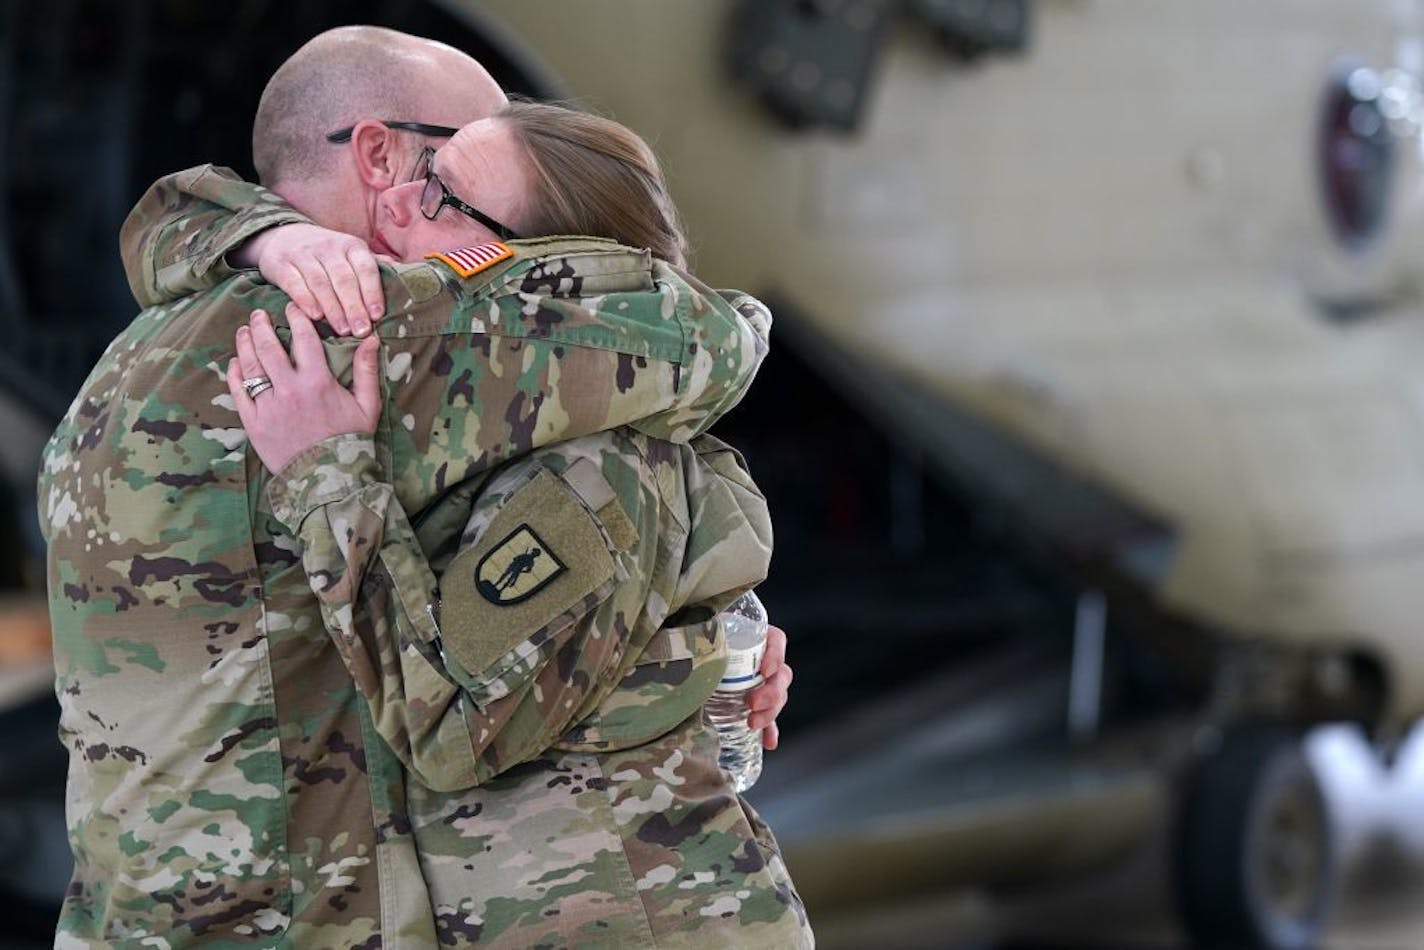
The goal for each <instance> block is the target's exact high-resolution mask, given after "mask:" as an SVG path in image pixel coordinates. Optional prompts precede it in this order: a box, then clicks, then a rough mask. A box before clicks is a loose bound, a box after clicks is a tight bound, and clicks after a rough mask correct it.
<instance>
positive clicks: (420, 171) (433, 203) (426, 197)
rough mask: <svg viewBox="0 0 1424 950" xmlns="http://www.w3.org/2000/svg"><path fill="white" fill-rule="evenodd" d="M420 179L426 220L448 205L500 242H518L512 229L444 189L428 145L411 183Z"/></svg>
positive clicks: (417, 162) (421, 198)
mask: <svg viewBox="0 0 1424 950" xmlns="http://www.w3.org/2000/svg"><path fill="white" fill-rule="evenodd" d="M421 177H424V178H425V190H424V191H422V192H421V193H420V213H421V214H423V215H425V217H426V218H427V219H429V220H431V221H434V220H435V216H436V215H437V214H439V213H440V209H441V208H443V207H445V206H446V205H449V206H450V207H452V208H454V209H455V210H456V211H459V212H460V213H462V214H464V215H467V216H468V217H470V218H472V219H474V220H475V221H478V222H479V223H480V224H483V225H484V226H485V227H487V228H489V229H490V230H491V231H493V232H494V233H495V234H496V235H497V236H498V237H499V239H500V240H501V241H514V240H518V238H519V233H518V232H517V231H515V230H514V229H513V228H511V227H506V226H505V225H503V224H500V223H499V222H498V221H496V220H495V219H494V218H491V217H490V216H489V215H487V214H485V213H484V212H483V211H480V210H478V209H476V208H472V207H470V206H469V205H467V204H465V203H464V202H463V201H461V200H460V199H459V198H456V197H455V196H454V195H452V194H450V189H449V188H446V187H445V183H444V182H443V181H441V180H440V176H439V175H437V174H435V149H433V148H431V147H430V146H428V145H427V146H426V147H425V148H423V149H421V152H420V158H419V159H417V160H416V163H415V175H414V176H413V177H412V178H411V181H416V180H418V179H420V178H421Z"/></svg>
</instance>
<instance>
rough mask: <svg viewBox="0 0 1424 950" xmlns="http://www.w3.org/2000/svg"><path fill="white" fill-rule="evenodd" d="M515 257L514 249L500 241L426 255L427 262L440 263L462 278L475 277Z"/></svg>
mask: <svg viewBox="0 0 1424 950" xmlns="http://www.w3.org/2000/svg"><path fill="white" fill-rule="evenodd" d="M513 256H514V249H513V248H511V247H509V246H507V245H504V244H501V243H499V242H498V241H491V242H490V243H488V244H476V245H475V246H473V247H457V248H455V249H454V250H453V251H437V252H436V253H434V254H427V255H425V257H426V260H434V261H440V262H441V263H442V264H445V265H446V266H447V267H449V268H450V269H451V270H453V271H454V272H455V273H457V274H459V275H460V276H461V277H473V276H475V275H476V274H478V273H479V272H480V271H482V270H485V269H487V268H490V267H493V266H494V265H495V264H498V263H499V262H500V261H507V260H509V259H510V258H511V257H513Z"/></svg>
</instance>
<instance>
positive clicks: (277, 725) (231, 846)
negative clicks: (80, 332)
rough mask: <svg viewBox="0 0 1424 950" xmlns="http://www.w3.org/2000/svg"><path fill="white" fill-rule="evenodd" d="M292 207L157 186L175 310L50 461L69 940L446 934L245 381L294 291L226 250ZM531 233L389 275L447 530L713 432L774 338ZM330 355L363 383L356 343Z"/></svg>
mask: <svg viewBox="0 0 1424 950" xmlns="http://www.w3.org/2000/svg"><path fill="white" fill-rule="evenodd" d="M240 209H256V210H249V211H248V217H247V218H244V216H243V214H241V213H239V214H236V215H233V214H232V212H233V211H234V210H240ZM189 211H192V212H193V214H191V215H190V214H189V213H188V212H189ZM290 214H292V212H291V211H290V209H285V210H283V209H281V208H280V207H279V206H278V205H277V204H276V203H275V202H271V201H266V200H263V199H262V197H261V192H260V190H259V189H256V188H255V187H254V186H250V185H247V184H245V183H242V182H240V181H238V180H236V179H234V178H232V177H230V176H228V175H225V174H224V173H222V172H220V171H217V170H214V169H212V168H208V167H205V168H199V169H195V170H193V171H190V172H186V173H182V174H180V175H178V176H173V177H171V178H169V179H165V180H164V181H163V182H160V183H159V184H158V185H157V186H155V188H154V189H151V190H150V192H149V194H148V195H146V196H145V198H144V200H143V201H142V202H141V203H140V205H139V207H138V208H137V209H136V210H135V212H134V216H133V217H132V218H131V221H130V222H129V224H128V225H126V228H125V234H124V238H125V243H124V251H125V258H126V261H125V263H126V266H127V267H128V270H129V273H130V278H131V284H132V285H133V286H134V287H135V290H136V291H137V292H139V294H140V296H141V299H140V303H141V304H143V305H145V306H146V307H147V308H148V309H145V310H144V311H143V312H142V313H140V314H139V316H138V317H137V318H136V319H135V321H134V322H133V324H132V325H131V326H130V327H129V328H128V329H127V330H125V331H124V332H123V333H122V334H120V336H119V337H118V338H117V339H116V340H115V341H114V343H113V344H112V345H111V346H110V347H109V349H108V351H107V352H106V353H105V355H104V356H103V358H102V359H101V360H100V362H99V364H98V365H97V366H96V368H95V369H94V371H93V373H92V374H91V375H90V378H89V379H88V381H87V382H86V383H85V385H84V387H83V389H82V390H81V392H80V394H79V395H78V397H77V398H76V399H75V401H74V403H73V405H72V406H71V407H70V410H69V412H68V413H67V414H66V416H65V418H64V420H63V421H62V422H61V424H60V426H59V427H58V429H57V430H56V432H55V434H54V435H53V437H52V438H51V440H50V442H49V444H48V446H47V447H46V450H45V456H44V465H43V470H42V472H41V475H40V483H39V500H40V520H41V524H42V527H43V529H44V531H45V534H46V538H47V540H48V542H49V562H48V570H49V587H50V605H51V621H52V625H53V629H54V646H55V662H56V670H57V684H56V689H57V695H58V697H59V700H60V705H61V724H60V731H61V737H62V739H63V741H64V742H65V743H66V745H67V747H68V748H69V750H70V753H71V754H70V781H69V791H68V816H69V824H70V833H71V845H72V847H73V850H74V855H75V864H76V867H75V874H74V879H73V881H72V883H71V886H70V889H69V892H68V894H67V897H66V901H65V905H64V909H63V912H62V917H61V921H60V924H59V933H58V935H57V937H56V944H57V946H62V947H69V946H96V945H113V944H116V943H118V944H122V943H131V944H132V945H136V946H140V945H141V946H155V947H180V946H190V945H194V944H197V943H202V944H203V945H205V946H228V945H232V946H238V945H252V946H292V947H302V948H308V947H313V948H316V947H340V948H348V947H375V946H386V945H390V946H426V945H430V944H432V943H434V941H435V934H434V923H433V921H432V919H431V915H430V911H429V907H430V895H429V893H428V892H427V890H426V886H425V883H424V877H423V874H422V870H421V867H420V864H419V861H418V859H417V857H416V854H415V849H414V841H413V838H412V835H413V828H412V825H411V819H410V811H409V809H408V808H407V802H406V781H405V777H404V773H403V770H402V769H401V768H400V766H399V761H398V760H397V759H396V758H395V757H394V755H393V753H392V752H391V750H390V748H389V747H388V746H387V745H386V744H385V743H384V742H382V741H380V740H379V739H378V737H377V732H376V722H375V720H373V718H372V717H371V716H370V714H369V710H368V707H367V705H366V703H365V702H362V701H360V698H359V696H358V693H357V692H356V690H355V688H354V686H353V681H352V677H351V675H350V674H349V673H348V672H347V669H346V666H345V664H344V663H343V661H342V658H341V654H340V653H339V652H338V651H337V650H336V649H335V647H334V645H333V641H332V639H331V638H330V637H329V636H328V635H327V633H326V630H325V626H324V622H323V618H322V614H321V610H320V606H319V604H318V602H317V601H316V599H315V598H313V596H312V594H311V588H310V587H309V585H308V581H307V577H306V573H305V571H304V570H303V567H302V564H301V561H300V544H299V542H298V540H297V539H296V538H295V537H294V536H293V535H292V533H291V532H290V531H289V530H288V529H287V528H286V527H284V526H283V524H282V523H281V522H280V521H279V520H278V519H277V518H276V517H274V515H273V513H272V511H271V507H270V504H269V502H268V498H267V493H266V492H265V490H264V488H265V485H266V483H267V481H268V476H267V475H266V474H265V473H264V472H263V470H262V468H261V466H260V464H259V462H258V460H257V458H256V456H255V454H254V453H252V452H251V451H249V449H248V447H247V443H246V437H245V435H244V433H243V432H242V430H241V429H240V427H239V424H238V420H237V416H236V413H235V412H234V411H233V408H232V404H231V400H230V397H229V396H228V394H227V390H226V384H225V381H224V376H223V367H224V366H225V364H226V362H227V360H228V359H229V358H230V357H231V356H232V355H233V345H232V341H233V334H234V332H235V330H236V328H237V327H238V326H239V325H240V324H241V323H243V322H245V321H246V319H247V317H248V314H249V311H250V310H251V309H253V308H255V307H262V308H264V309H267V310H268V311H269V312H271V313H273V314H274V315H278V316H277V318H276V319H277V322H278V323H279V325H280V323H281V318H280V316H279V315H280V314H281V312H282V308H283V306H284V305H285V302H286V298H285V297H284V296H283V295H281V294H280V293H279V292H277V291H276V290H275V289H273V288H271V287H268V286H267V285H265V284H263V283H262V282H261V281H260V280H258V279H257V278H256V276H255V275H254V274H251V273H246V272H244V273H238V274H228V273H226V272H225V271H224V267H225V265H222V264H221V263H220V262H221V260H222V256H223V254H224V253H225V252H226V250H227V249H229V247H228V246H226V245H224V243H223V242H224V241H231V242H235V241H237V240H240V239H241V236H243V228H247V227H256V224H254V223H253V222H258V221H260V220H261V219H262V218H264V217H265V218H266V219H267V220H268V221H269V223H270V222H271V221H272V220H275V219H278V218H281V217H282V216H283V215H290ZM247 233H251V232H250V231H249V232H247ZM516 251H517V254H516V256H515V257H514V258H513V259H511V260H509V261H506V262H504V263H502V264H500V265H498V266H496V267H494V268H491V269H490V270H488V271H485V272H482V273H480V274H478V275H476V277H474V278H472V279H469V280H461V279H458V278H456V277H455V276H454V275H453V274H452V273H451V272H450V271H448V270H446V269H445V268H444V267H443V266H442V265H438V264H417V265H402V266H399V267H396V268H383V269H382V277H383V282H384V290H385V293H386V299H387V302H388V305H389V309H388V317H387V318H386V320H385V322H383V324H382V325H381V328H380V329H381V333H382V337H383V347H382V366H383V369H384V371H385V372H384V376H383V387H384V391H385V396H386V407H385V410H384V412H383V415H382V418H381V421H380V426H379V429H378V431H377V435H376V439H375V442H374V445H375V452H376V455H377V457H378V459H379V461H380V463H381V465H382V468H383V471H384V472H385V473H387V474H388V477H389V478H388V480H389V482H390V484H391V494H392V498H393V499H394V501H395V503H397V504H398V505H399V506H400V507H401V508H402V509H403V510H405V511H413V512H414V511H422V510H423V509H427V507H428V506H431V504H432V502H436V501H438V500H442V499H446V503H445V504H444V505H435V506H434V507H431V508H430V512H431V515H430V517H429V519H428V521H429V524H425V523H423V524H422V525H421V526H420V528H419V530H420V531H421V532H422V537H423V536H424V534H423V533H424V532H425V531H426V530H427V528H428V527H430V526H431V525H440V524H443V523H445V520H447V519H448V517H449V515H448V511H449V510H455V509H457V508H458V504H456V503H455V501H454V500H458V499H461V498H462V497H466V496H462V494H461V492H462V491H464V490H465V488H464V486H467V485H469V484H471V483H472V482H471V480H472V479H476V478H477V477H478V476H480V475H482V474H484V473H487V472H488V471H490V470H491V469H493V468H494V467H495V466H496V465H498V464H499V463H501V462H503V461H506V460H508V459H511V458H514V457H517V456H521V455H524V454H527V453H528V452H529V451H531V450H532V449H534V448H536V447H538V446H541V445H546V444H549V443H551V442H554V441H557V440H559V439H564V438H570V437H577V436H580V435H584V434H588V433H592V432H596V431H599V430H603V429H607V428H609V427H612V426H615V425H618V424H623V423H627V424H630V425H633V426H634V427H636V429H637V430H640V431H641V433H643V434H645V435H651V436H654V437H659V438H666V439H671V440H673V441H676V442H685V441H687V440H688V439H690V438H691V437H693V436H694V435H696V434H697V433H700V432H701V431H703V430H704V429H705V428H706V427H707V425H710V423H711V422H712V421H713V420H714V419H715V418H716V417H717V415H718V414H720V413H721V412H722V411H724V410H725V409H726V408H727V407H729V406H730V405H732V404H734V403H735V402H736V400H737V398H739V396H740V394H741V393H742V392H743V391H744V390H745V387H746V386H747V385H748V384H749V383H750V380H751V377H752V375H753V374H754V372H755V368H756V366H757V364H758V363H759V361H760V358H761V356H762V354H763V353H764V348H765V331H766V325H765V318H764V315H763V312H762V311H761V310H760V309H759V307H757V306H756V305H754V304H753V303H752V302H750V301H749V299H746V298H744V299H742V300H741V301H739V304H738V306H733V305H731V304H730V303H729V302H728V301H727V300H726V299H724V298H722V297H720V296H718V295H716V294H715V293H713V292H711V291H708V290H707V289H706V288H705V287H702V286H701V285H699V284H697V283H696V282H694V281H692V280H691V279H689V278H686V277H685V276H683V275H681V274H679V273H678V272H676V271H674V270H673V269H671V268H668V267H666V266H665V265H663V264H661V263H659V262H656V261H651V260H650V259H649V258H648V256H647V255H646V254H645V253H644V252H640V251H636V250H632V249H628V248H622V247H618V246H616V245H612V244H609V243H607V242H598V241H586V240H571V241H533V242H525V243H523V244H521V245H517V246H516ZM202 287H209V288H210V289H207V290H205V291H203V292H201V293H194V291H197V290H199V289H200V288H202ZM184 294H188V295H187V296H183V295H184ZM749 318H751V319H749ZM327 346H328V356H329V359H330V360H331V362H332V364H333V367H334V368H335V369H337V371H338V372H342V373H344V372H347V371H348V370H349V361H350V356H351V352H352V349H353V346H352V344H351V343H350V342H349V341H344V340H329V341H327ZM447 509H448V510H447Z"/></svg>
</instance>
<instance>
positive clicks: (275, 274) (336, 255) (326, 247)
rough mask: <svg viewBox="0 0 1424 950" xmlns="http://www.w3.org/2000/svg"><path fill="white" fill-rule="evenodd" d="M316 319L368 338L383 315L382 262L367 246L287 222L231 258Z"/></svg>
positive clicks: (354, 239) (312, 226)
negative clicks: (378, 265) (256, 272)
mask: <svg viewBox="0 0 1424 950" xmlns="http://www.w3.org/2000/svg"><path fill="white" fill-rule="evenodd" d="M232 260H233V263H234V264H236V265H237V266H239V267H253V266H255V267H256V268H257V269H258V270H259V271H261V272H262V277H263V279H264V280H266V281H267V283H269V284H273V285H274V286H276V287H278V288H280V289H281V290H282V292H283V293H285V294H286V295H287V296H288V297H291V298H292V303H294V304H296V305H297V307H298V308H300V309H301V312H302V313H303V314H304V315H306V316H307V317H310V318H311V319H313V320H320V319H325V320H326V322H327V323H329V324H331V328H332V329H333V330H335V331H336V332H337V333H339V334H341V335H342V336H365V335H366V334H367V333H370V332H371V325H372V323H374V322H375V321H377V320H379V319H381V314H382V313H384V312H385V306H386V305H385V299H384V297H383V295H382V292H381V275H380V272H379V271H378V270H377V269H376V262H377V260H378V258H377V257H376V255H375V254H372V253H371V249H370V248H369V247H367V246H366V242H365V241H362V240H361V239H360V238H358V237H353V236H352V235H350V234H342V233H341V232H340V231H332V230H329V229H327V228H323V227H318V226H317V225H315V224H301V223H293V224H283V225H280V226H278V227H275V228H269V229H268V230H266V231H263V232H261V233H260V234H257V235H255V236H253V237H252V239H251V240H249V241H248V242H247V243H245V244H244V245H243V246H242V247H241V248H239V249H238V250H237V251H235V252H234V253H233V255H232Z"/></svg>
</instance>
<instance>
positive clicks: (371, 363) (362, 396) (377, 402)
mask: <svg viewBox="0 0 1424 950" xmlns="http://www.w3.org/2000/svg"><path fill="white" fill-rule="evenodd" d="M380 353H381V341H380V339H379V338H378V337H375V336H369V337H367V338H366V339H364V340H362V341H361V345H360V346H359V347H357V348H356V360H355V363H354V365H353V366H352V368H351V393H352V395H353V396H355V397H356V405H357V406H359V407H360V409H361V413H362V415H364V416H365V417H366V419H367V420H368V421H369V422H370V423H371V424H372V426H374V425H375V423H376V422H377V421H378V420H379V419H380V418H381V378H380V372H381V367H380Z"/></svg>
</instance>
